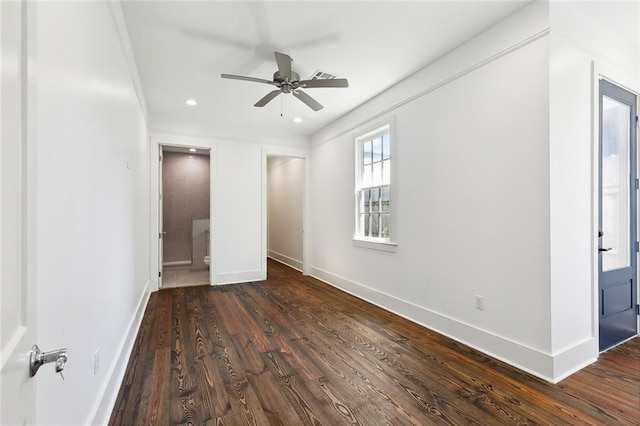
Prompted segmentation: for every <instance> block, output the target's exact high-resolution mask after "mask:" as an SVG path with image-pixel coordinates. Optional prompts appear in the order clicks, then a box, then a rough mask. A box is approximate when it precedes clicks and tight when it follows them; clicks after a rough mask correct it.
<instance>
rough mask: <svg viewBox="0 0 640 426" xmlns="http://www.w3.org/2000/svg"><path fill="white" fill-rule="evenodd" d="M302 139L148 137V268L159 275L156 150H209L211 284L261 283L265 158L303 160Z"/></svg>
mask: <svg viewBox="0 0 640 426" xmlns="http://www.w3.org/2000/svg"><path fill="white" fill-rule="evenodd" d="M307 144H308V140H306V139H302V140H301V139H295V138H292V139H281V140H280V144H279V145H273V144H270V143H266V142H260V141H241V140H227V139H214V138H199V137H190V136H182V135H175V134H163V133H153V134H152V136H151V149H150V158H151V164H150V176H151V177H152V178H151V194H152V195H151V213H150V228H151V237H150V238H151V240H150V244H151V265H150V274H151V277H152V280H153V281H152V282H154V287H155V288H157V279H156V278H154V277H157V275H158V241H157V238H156V236H157V233H158V205H157V202H156V200H157V194H158V178H157V176H158V163H157V159H158V146H159V145H171V146H183V147H200V148H209V149H211V206H210V212H211V253H212V261H211V262H212V264H211V266H210V273H211V275H210V280H211V281H210V282H211V283H212V284H229V283H235V282H247V281H256V280H262V279H265V277H266V274H267V271H266V256H267V249H266V246H267V241H266V233H267V228H266V226H267V223H266V156H267V153H269V152H273V153H274V154H277V155H291V156H297V157H302V158H304V156H305V155H307V152H308V149H307V148H306V147H304V148H301V146H306V145H307Z"/></svg>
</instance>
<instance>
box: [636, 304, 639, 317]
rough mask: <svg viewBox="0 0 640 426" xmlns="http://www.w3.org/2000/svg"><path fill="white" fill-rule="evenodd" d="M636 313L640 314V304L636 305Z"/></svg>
mask: <svg viewBox="0 0 640 426" xmlns="http://www.w3.org/2000/svg"><path fill="white" fill-rule="evenodd" d="M636 315H640V305H636Z"/></svg>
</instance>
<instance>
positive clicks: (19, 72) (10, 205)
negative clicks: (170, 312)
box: [0, 1, 36, 425]
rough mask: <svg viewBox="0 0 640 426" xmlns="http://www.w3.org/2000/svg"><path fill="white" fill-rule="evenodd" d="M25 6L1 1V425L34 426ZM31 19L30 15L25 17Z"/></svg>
mask: <svg viewBox="0 0 640 426" xmlns="http://www.w3.org/2000/svg"><path fill="white" fill-rule="evenodd" d="M30 7H31V6H29V5H28V4H27V3H26V2H25V3H23V2H17V1H16V2H13V1H12V2H6V1H0V44H1V49H0V77H1V78H0V99H1V102H0V424H2V425H18V424H19V425H22V424H33V423H34V412H35V407H34V403H33V401H34V393H35V389H34V387H35V380H33V379H31V378H30V375H29V352H30V350H31V346H32V345H33V344H34V343H35V328H34V327H35V319H36V311H35V308H36V304H35V291H34V288H35V286H34V280H35V277H33V276H32V272H31V271H33V270H34V269H33V267H32V266H33V265H30V264H27V260H28V259H29V258H30V256H29V253H33V251H34V247H33V244H29V242H30V241H33V234H32V233H33V227H32V226H30V224H31V223H33V217H34V216H33V215H34V212H33V209H31V208H30V207H32V198H33V192H34V191H33V190H32V189H30V188H31V187H32V185H33V183H32V180H33V179H32V177H33V174H32V173H31V172H30V171H29V168H28V167H27V164H31V163H30V162H29V155H30V154H29V149H28V146H29V145H28V144H27V130H28V128H29V126H27V116H28V114H27V108H28V105H27V102H26V99H27V94H26V93H27V92H26V88H27V84H26V83H27V81H26V75H27V72H26V69H25V64H26V61H24V60H23V58H24V57H25V56H26V52H27V47H26V43H27V38H26V37H24V34H26V28H27V13H28V8H30ZM29 16H30V15H29Z"/></svg>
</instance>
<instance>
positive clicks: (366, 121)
mask: <svg viewBox="0 0 640 426" xmlns="http://www.w3.org/2000/svg"><path fill="white" fill-rule="evenodd" d="M550 32H551V29H550V28H548V27H547V28H545V29H543V30H541V31H539V32H537V33H535V34H533V35H531V36H529V37H528V38H526V39H524V40H520V41H518V42H517V43H515V44H513V45H511V46H508V47H506V48H505V49H503V50H501V51H499V52H497V53H494V54H493V55H491V56H489V57H487V58H485V59H482V60H480V61H479V62H476V63H473V64H471V65H469V66H468V67H467V68H465V69H463V70H461V71H460V72H458V73H456V74H454V75H452V76H449V77H447V78H444V79H443V80H441V81H438V82H436V83H435V84H433V85H431V86H429V87H427V88H426V89H423V90H420V91H419V92H418V93H415V94H413V95H412V96H408V97H406V98H403V99H402V100H400V101H399V102H397V103H395V104H393V105H391V106H389V107H386V108H384V109H383V110H382V111H380V112H377V113H375V114H373V115H371V116H369V117H367V118H365V119H363V120H360V121H358V122H357V123H356V124H353V125H351V126H347V127H346V128H344V129H341V130H339V131H336V132H334V133H329V134H328V135H326V136H323V137H322V139H321V140H315V138H314V136H316V135H317V134H319V133H320V132H316V134H314V135H312V142H311V144H312V146H313V147H314V148H315V147H317V146H319V145H322V144H323V143H326V142H329V141H331V140H334V139H336V138H338V137H340V136H342V135H345V134H347V133H349V132H351V131H354V130H356V129H358V128H359V127H361V126H367V125H369V124H370V123H371V122H376V121H378V120H379V119H380V118H381V117H384V116H386V115H388V114H391V113H393V112H394V111H395V110H397V109H399V108H400V107H402V106H404V105H406V104H408V103H410V102H413V101H415V100H417V99H420V98H421V97H423V96H425V95H428V94H429V93H431V92H433V91H435V90H437V89H439V88H441V87H443V86H446V85H447V84H449V83H451V82H453V81H455V80H458V79H459V78H461V77H464V76H465V75H467V74H470V73H472V72H474V71H475V70H477V69H480V68H482V67H484V66H485V65H488V64H490V63H492V62H494V61H496V60H498V59H500V58H502V57H504V56H506V55H509V54H510V53H512V52H515V51H517V50H519V49H522V48H523V47H526V46H528V45H529V44H531V43H534V42H536V41H538V40H540V39H542V38H544V37H546V36H548V35H549V33H550ZM476 37H477V36H476ZM450 53H453V52H450ZM423 69H424V68H423ZM421 71H422V70H419V71H418V72H417V73H419V72H421ZM417 73H416V74H417ZM411 77H413V75H411V76H409V77H407V78H405V79H404V80H402V81H401V82H400V83H398V84H396V85H394V86H391V87H390V88H389V89H386V90H385V91H383V92H381V93H379V94H378V95H376V96H375V97H374V98H372V99H370V100H369V101H367V102H371V101H372V100H374V99H378V98H380V97H382V96H383V95H384V94H385V93H387V92H389V91H390V90H392V89H394V88H395V87H397V86H398V85H399V84H401V83H403V82H404V81H406V80H408V79H410V78H411ZM336 121H338V120H336ZM332 124H333V123H332ZM332 124H330V126H331V125H332ZM327 127H329V126H327Z"/></svg>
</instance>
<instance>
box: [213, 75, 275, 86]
mask: <svg viewBox="0 0 640 426" xmlns="http://www.w3.org/2000/svg"><path fill="white" fill-rule="evenodd" d="M220 77H222V78H230V79H231V80H244V81H254V82H256V83H265V84H273V81H270V80H265V79H264V78H254V77H246V76H244V75H233V74H221V75H220Z"/></svg>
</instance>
